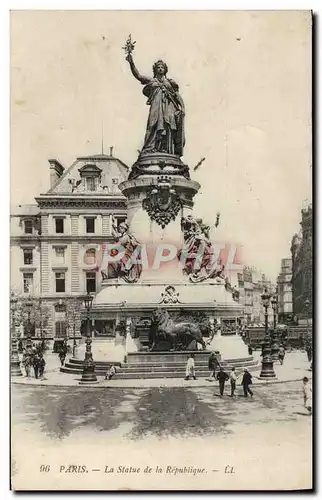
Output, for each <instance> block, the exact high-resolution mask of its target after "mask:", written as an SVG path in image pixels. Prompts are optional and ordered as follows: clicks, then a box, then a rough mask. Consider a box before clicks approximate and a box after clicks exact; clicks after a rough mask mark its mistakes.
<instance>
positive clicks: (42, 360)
mask: <svg viewBox="0 0 322 500" xmlns="http://www.w3.org/2000/svg"><path fill="white" fill-rule="evenodd" d="M45 366H46V361H45V358H44V356H43V354H41V355H40V356H39V378H42V377H43V376H44V371H45Z"/></svg>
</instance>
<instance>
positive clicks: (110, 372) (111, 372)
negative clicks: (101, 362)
mask: <svg viewBox="0 0 322 500" xmlns="http://www.w3.org/2000/svg"><path fill="white" fill-rule="evenodd" d="M115 373H116V368H115V366H114V365H112V366H110V367H109V369H108V371H107V373H106V375H105V380H111V378H112V377H114V375H115Z"/></svg>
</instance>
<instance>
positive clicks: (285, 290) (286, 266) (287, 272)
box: [277, 258, 293, 323]
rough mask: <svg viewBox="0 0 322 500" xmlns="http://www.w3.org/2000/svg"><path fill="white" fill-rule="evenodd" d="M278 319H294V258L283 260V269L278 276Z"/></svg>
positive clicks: (284, 320)
mask: <svg viewBox="0 0 322 500" xmlns="http://www.w3.org/2000/svg"><path fill="white" fill-rule="evenodd" d="M277 303H278V321H279V322H280V323H289V322H291V321H292V320H293V297H292V259H290V258H285V259H282V260H281V270H280V273H279V275H278V277H277Z"/></svg>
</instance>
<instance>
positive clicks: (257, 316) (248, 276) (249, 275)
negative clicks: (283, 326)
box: [237, 266, 275, 324]
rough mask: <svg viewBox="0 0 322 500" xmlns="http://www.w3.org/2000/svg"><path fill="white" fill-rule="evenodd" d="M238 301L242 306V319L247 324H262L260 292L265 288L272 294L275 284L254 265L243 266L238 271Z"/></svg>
mask: <svg viewBox="0 0 322 500" xmlns="http://www.w3.org/2000/svg"><path fill="white" fill-rule="evenodd" d="M237 278H238V290H239V303H240V305H242V306H243V307H244V311H245V313H244V321H245V323H247V324H262V323H264V322H265V311H264V307H263V304H262V298H261V296H262V294H263V293H264V291H265V290H267V291H268V292H269V293H271V294H273V293H274V292H275V286H274V284H273V283H272V282H271V280H269V279H268V278H267V277H266V276H265V274H263V273H261V272H260V271H258V270H257V269H256V268H254V267H249V266H245V267H244V269H243V272H242V273H238V276H237Z"/></svg>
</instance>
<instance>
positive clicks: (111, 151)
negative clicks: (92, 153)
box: [110, 146, 113, 156]
mask: <svg viewBox="0 0 322 500" xmlns="http://www.w3.org/2000/svg"><path fill="white" fill-rule="evenodd" d="M110 156H113V146H110Z"/></svg>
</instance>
